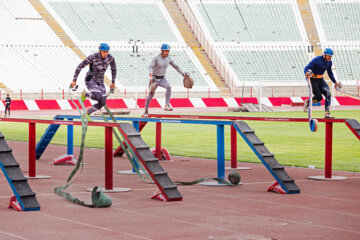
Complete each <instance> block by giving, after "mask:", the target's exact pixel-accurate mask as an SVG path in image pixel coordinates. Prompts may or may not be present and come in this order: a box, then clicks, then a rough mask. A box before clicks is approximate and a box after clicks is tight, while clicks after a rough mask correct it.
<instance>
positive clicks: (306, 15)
mask: <svg viewBox="0 0 360 240" xmlns="http://www.w3.org/2000/svg"><path fill="white" fill-rule="evenodd" d="M297 2H298V6H299V9H300V13H301V18H302V20H303V22H304V25H305V30H306V33H307V36H308V39H309V40H310V43H311V45H313V46H314V53H315V55H316V56H319V55H321V54H322V51H321V47H320V39H319V34H318V32H317V29H316V25H315V21H314V16H313V15H312V12H311V8H310V4H309V0H297Z"/></svg>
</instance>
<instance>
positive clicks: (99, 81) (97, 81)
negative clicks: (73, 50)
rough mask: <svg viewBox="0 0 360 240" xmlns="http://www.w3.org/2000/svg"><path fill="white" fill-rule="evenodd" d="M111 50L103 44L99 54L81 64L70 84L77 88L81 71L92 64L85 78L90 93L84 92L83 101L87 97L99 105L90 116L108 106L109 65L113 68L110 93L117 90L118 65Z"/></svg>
mask: <svg viewBox="0 0 360 240" xmlns="http://www.w3.org/2000/svg"><path fill="white" fill-rule="evenodd" d="M109 50H110V46H109V45H108V44H107V43H101V44H100V46H99V52H98V53H94V54H91V55H90V56H88V57H87V58H86V59H85V60H84V61H82V62H81V63H80V64H79V66H78V67H77V68H76V70H75V74H74V78H73V81H72V82H71V84H70V87H71V88H73V87H75V86H76V81H77V77H78V76H79V73H80V71H81V69H83V68H84V67H85V66H87V65H88V64H90V68H89V71H88V72H87V73H86V78H85V84H86V87H87V89H88V90H89V91H90V92H85V91H84V92H83V93H82V95H81V100H82V101H85V99H86V97H90V99H92V100H95V101H97V103H96V104H94V105H92V106H91V107H90V108H89V109H88V110H87V114H88V115H90V114H91V113H93V112H95V111H96V110H99V109H101V108H102V107H103V106H104V105H105V104H106V88H105V85H104V74H105V71H106V69H107V67H108V66H109V64H110V66H111V76H112V81H111V82H112V83H111V86H110V91H111V92H113V91H114V89H115V78H116V64H115V59H114V57H113V56H111V55H110V54H109Z"/></svg>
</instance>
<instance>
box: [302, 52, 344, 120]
mask: <svg viewBox="0 0 360 240" xmlns="http://www.w3.org/2000/svg"><path fill="white" fill-rule="evenodd" d="M333 54H334V53H333V50H332V49H331V48H325V49H324V53H323V55H321V56H317V57H315V58H314V59H313V60H311V62H310V63H309V64H308V65H307V66H306V67H305V69H304V73H305V76H306V78H308V77H310V82H311V86H312V90H313V94H314V97H313V99H312V102H313V103H316V102H320V101H321V100H322V95H324V96H325V118H334V117H333V116H332V115H331V114H330V104H331V92H330V89H329V86H328V85H327V83H326V82H325V80H324V78H323V74H324V72H325V71H327V73H328V75H329V77H330V79H331V81H332V82H333V83H334V84H335V86H336V87H337V88H341V83H339V82H337V81H336V80H335V77H334V74H333V72H332V70H331V66H332V61H331V58H332V56H333ZM309 103H310V101H309V100H308V99H307V100H306V101H305V103H304V111H305V112H307V111H308V109H309Z"/></svg>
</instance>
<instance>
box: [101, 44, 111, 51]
mask: <svg viewBox="0 0 360 240" xmlns="http://www.w3.org/2000/svg"><path fill="white" fill-rule="evenodd" d="M99 50H101V51H109V50H110V46H109V44H107V43H100V46H99Z"/></svg>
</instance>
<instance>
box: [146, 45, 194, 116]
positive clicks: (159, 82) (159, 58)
mask: <svg viewBox="0 0 360 240" xmlns="http://www.w3.org/2000/svg"><path fill="white" fill-rule="evenodd" d="M169 53H170V46H169V44H162V45H161V53H160V54H158V55H156V56H155V57H154V58H153V59H152V61H151V63H150V66H149V76H150V80H149V84H150V85H151V84H155V86H154V87H155V89H156V88H157V87H158V86H160V87H163V88H165V89H166V93H165V108H164V110H165V111H172V110H173V109H172V108H171V106H170V97H171V85H170V83H169V82H168V80H167V79H166V77H165V74H166V69H167V67H168V66H169V64H170V65H171V66H172V67H173V68H174V69H176V71H178V73H180V74H181V75H182V76H187V75H189V73H185V72H183V71H182V70H181V69H180V67H179V66H178V65H176V63H175V62H174V60H173V59H172V58H171V57H169ZM154 95H155V91H154V92H153V93H152V92H151V91H150V93H149V95H148V96H147V98H146V102H145V113H144V117H147V116H148V114H149V113H148V110H149V104H150V102H151V99H152V98H153V97H154Z"/></svg>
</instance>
